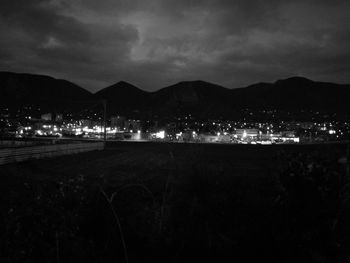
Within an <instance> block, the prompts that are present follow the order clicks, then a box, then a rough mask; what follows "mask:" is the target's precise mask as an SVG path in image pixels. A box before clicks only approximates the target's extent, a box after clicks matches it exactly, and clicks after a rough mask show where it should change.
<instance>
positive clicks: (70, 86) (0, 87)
mask: <svg viewBox="0 0 350 263" xmlns="http://www.w3.org/2000/svg"><path fill="white" fill-rule="evenodd" d="M91 99H93V95H92V94H91V93H90V92H89V91H87V90H85V89H83V88H81V87H79V86H78V85H76V84H74V83H72V82H69V81H67V80H62V79H55V78H52V77H49V76H44V75H34V74H26V73H12V72H0V103H1V104H2V105H7V106H9V107H19V106H23V105H25V104H33V105H40V106H41V107H42V108H47V109H48V110H51V109H64V108H67V107H68V108H72V109H73V110H74V109H77V108H79V105H78V104H72V102H73V101H74V102H77V101H82V100H85V101H86V100H91Z"/></svg>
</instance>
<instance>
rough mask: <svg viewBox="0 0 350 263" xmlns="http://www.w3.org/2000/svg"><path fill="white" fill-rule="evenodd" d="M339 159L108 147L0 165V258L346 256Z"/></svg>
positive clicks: (261, 149)
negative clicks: (95, 150) (98, 150)
mask: <svg viewBox="0 0 350 263" xmlns="http://www.w3.org/2000/svg"><path fill="white" fill-rule="evenodd" d="M347 155H348V153H347V145H343V144H336V145H331V144H329V145H283V146H282V145H280V146H255V145H213V144H167V143H110V144H108V145H107V149H106V150H104V151H100V152H90V153H82V154H78V155H71V156H64V157H59V158H53V159H45V160H33V161H30V162H23V163H18V164H10V165H4V166H0V174H1V176H0V190H1V199H0V208H1V210H0V213H1V217H0V262H184V261H192V262H203V261H218V262H221V261H223V259H224V258H230V259H231V261H233V260H236V261H237V262H242V261H248V260H255V261H257V260H259V261H261V260H263V259H265V260H268V262H346V261H350V252H349V251H350V209H349V201H348V193H349V189H348V173H349V172H348V171H347V169H348V164H347V160H346V156H347Z"/></svg>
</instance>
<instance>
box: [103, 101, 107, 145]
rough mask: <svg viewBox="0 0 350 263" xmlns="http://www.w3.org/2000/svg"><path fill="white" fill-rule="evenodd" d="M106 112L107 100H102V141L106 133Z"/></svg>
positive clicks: (104, 139) (105, 138) (105, 137)
mask: <svg viewBox="0 0 350 263" xmlns="http://www.w3.org/2000/svg"><path fill="white" fill-rule="evenodd" d="M106 114H107V100H103V141H104V142H105V143H106V140H107V133H106V121H107V119H106Z"/></svg>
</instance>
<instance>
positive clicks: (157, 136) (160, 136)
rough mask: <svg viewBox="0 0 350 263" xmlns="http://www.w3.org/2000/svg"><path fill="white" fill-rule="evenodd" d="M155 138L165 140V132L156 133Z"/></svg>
mask: <svg viewBox="0 0 350 263" xmlns="http://www.w3.org/2000/svg"><path fill="white" fill-rule="evenodd" d="M156 138H158V139H164V138H165V131H159V132H157V133H156Z"/></svg>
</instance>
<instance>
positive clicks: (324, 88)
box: [0, 72, 350, 118]
mask: <svg viewBox="0 0 350 263" xmlns="http://www.w3.org/2000/svg"><path fill="white" fill-rule="evenodd" d="M79 100H80V101H95V102H100V101H101V100H106V101H107V111H108V115H118V114H119V115H125V116H128V117H135V118H153V117H174V116H177V115H183V114H194V115H195V116H197V117H199V118H217V117H222V118H230V117H232V116H235V115H236V114H237V112H239V111H240V110H241V109H243V108H251V109H257V110H260V109H261V110H263V109H276V110H287V111H300V110H308V109H310V110H314V111H316V110H320V111H329V112H341V113H350V103H349V101H350V85H345V84H334V83H327V82H316V81H312V80H309V79H307V78H303V77H291V78H287V79H282V80H278V81H276V82H274V83H256V84H253V85H250V86H247V87H244V88H236V89H227V88H225V87H222V86H219V85H216V84H213V83H209V82H205V81H201V80H196V81H182V82H179V83H177V84H175V85H171V86H168V87H165V88H162V89H160V90H158V91H154V92H147V91H144V90H142V89H140V88H138V87H136V86H134V85H132V84H130V83H127V82H124V81H120V82H118V83H116V84H114V85H111V86H108V87H106V88H103V89H101V90H100V91H98V92H96V93H95V94H92V93H90V92H89V91H87V90H85V89H83V88H81V87H79V86H77V85H75V84H73V83H71V82H69V81H66V80H59V79H54V78H52V77H48V76H41V75H32V74H18V73H11V72H0V102H1V104H2V105H10V106H13V107H19V106H20V105H22V104H23V103H32V104H37V105H40V106H43V107H44V106H45V107H51V108H53V107H56V108H62V107H65V109H66V110H71V111H73V112H74V110H76V109H75V107H74V105H77V103H76V101H79ZM73 102H74V103H73ZM78 104H79V103H78Z"/></svg>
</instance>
